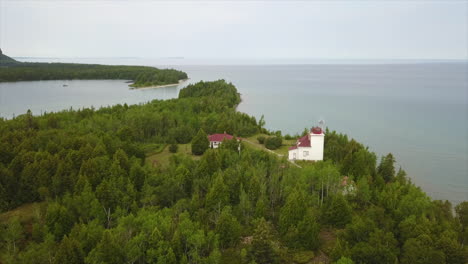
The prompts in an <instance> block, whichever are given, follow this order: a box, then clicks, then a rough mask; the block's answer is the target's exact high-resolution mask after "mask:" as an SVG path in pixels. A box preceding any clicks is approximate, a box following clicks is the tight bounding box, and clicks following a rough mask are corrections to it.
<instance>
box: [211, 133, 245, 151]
mask: <svg viewBox="0 0 468 264" xmlns="http://www.w3.org/2000/svg"><path fill="white" fill-rule="evenodd" d="M233 137H234V136H232V135H229V134H226V132H224V133H223V134H213V135H209V136H208V141H210V148H218V147H219V145H221V143H222V142H223V140H225V139H226V140H231V139H232V138H233ZM237 140H239V138H237Z"/></svg>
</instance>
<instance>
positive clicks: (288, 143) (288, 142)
mask: <svg viewBox="0 0 468 264" xmlns="http://www.w3.org/2000/svg"><path fill="white" fill-rule="evenodd" d="M259 136H264V137H265V138H267V137H270V136H269V135H266V134H257V135H254V136H251V137H247V138H245V139H246V140H247V141H248V142H247V143H246V144H249V145H250V146H253V147H254V148H256V149H263V150H265V149H267V148H265V145H263V144H260V143H258V140H257V137H259ZM294 143H296V139H291V140H285V139H283V145H282V146H281V147H280V148H278V149H275V150H271V151H273V152H274V153H276V154H279V155H283V156H285V157H287V156H288V150H289V147H291V146H292V145H294Z"/></svg>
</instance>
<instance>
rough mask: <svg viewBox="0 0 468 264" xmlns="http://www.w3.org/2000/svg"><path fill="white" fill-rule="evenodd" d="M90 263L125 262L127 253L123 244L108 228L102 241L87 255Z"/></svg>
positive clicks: (87, 261) (109, 263)
mask: <svg viewBox="0 0 468 264" xmlns="http://www.w3.org/2000/svg"><path fill="white" fill-rule="evenodd" d="M86 263H89V264H104V263H105V264H111V263H125V254H124V252H123V248H122V245H121V243H120V242H119V241H117V239H116V237H115V236H114V235H113V234H112V233H111V231H109V230H106V231H105V232H104V233H103V235H102V238H101V241H100V242H99V243H98V244H97V245H96V247H95V248H94V249H93V250H91V252H89V254H88V256H87V257H86Z"/></svg>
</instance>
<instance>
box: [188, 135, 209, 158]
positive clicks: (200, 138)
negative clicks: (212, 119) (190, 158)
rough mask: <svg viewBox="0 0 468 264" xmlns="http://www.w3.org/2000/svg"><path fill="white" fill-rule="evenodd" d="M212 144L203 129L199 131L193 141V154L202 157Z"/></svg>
mask: <svg viewBox="0 0 468 264" xmlns="http://www.w3.org/2000/svg"><path fill="white" fill-rule="evenodd" d="M209 145H210V142H209V141H208V136H207V135H206V133H205V131H203V129H200V130H198V133H197V135H196V136H195V137H194V138H193V139H192V154H193V155H202V154H203V153H205V151H206V150H207V149H208V148H209Z"/></svg>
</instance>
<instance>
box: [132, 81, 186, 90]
mask: <svg viewBox="0 0 468 264" xmlns="http://www.w3.org/2000/svg"><path fill="white" fill-rule="evenodd" d="M189 79H190V78H187V79H182V80H179V82H177V83H170V84H162V85H151V86H141V87H132V86H131V85H132V84H133V83H132V84H129V87H130V90H136V89H139V90H140V89H154V88H162V87H170V86H177V85H179V84H181V83H183V82H186V81H188V80H189Z"/></svg>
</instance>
